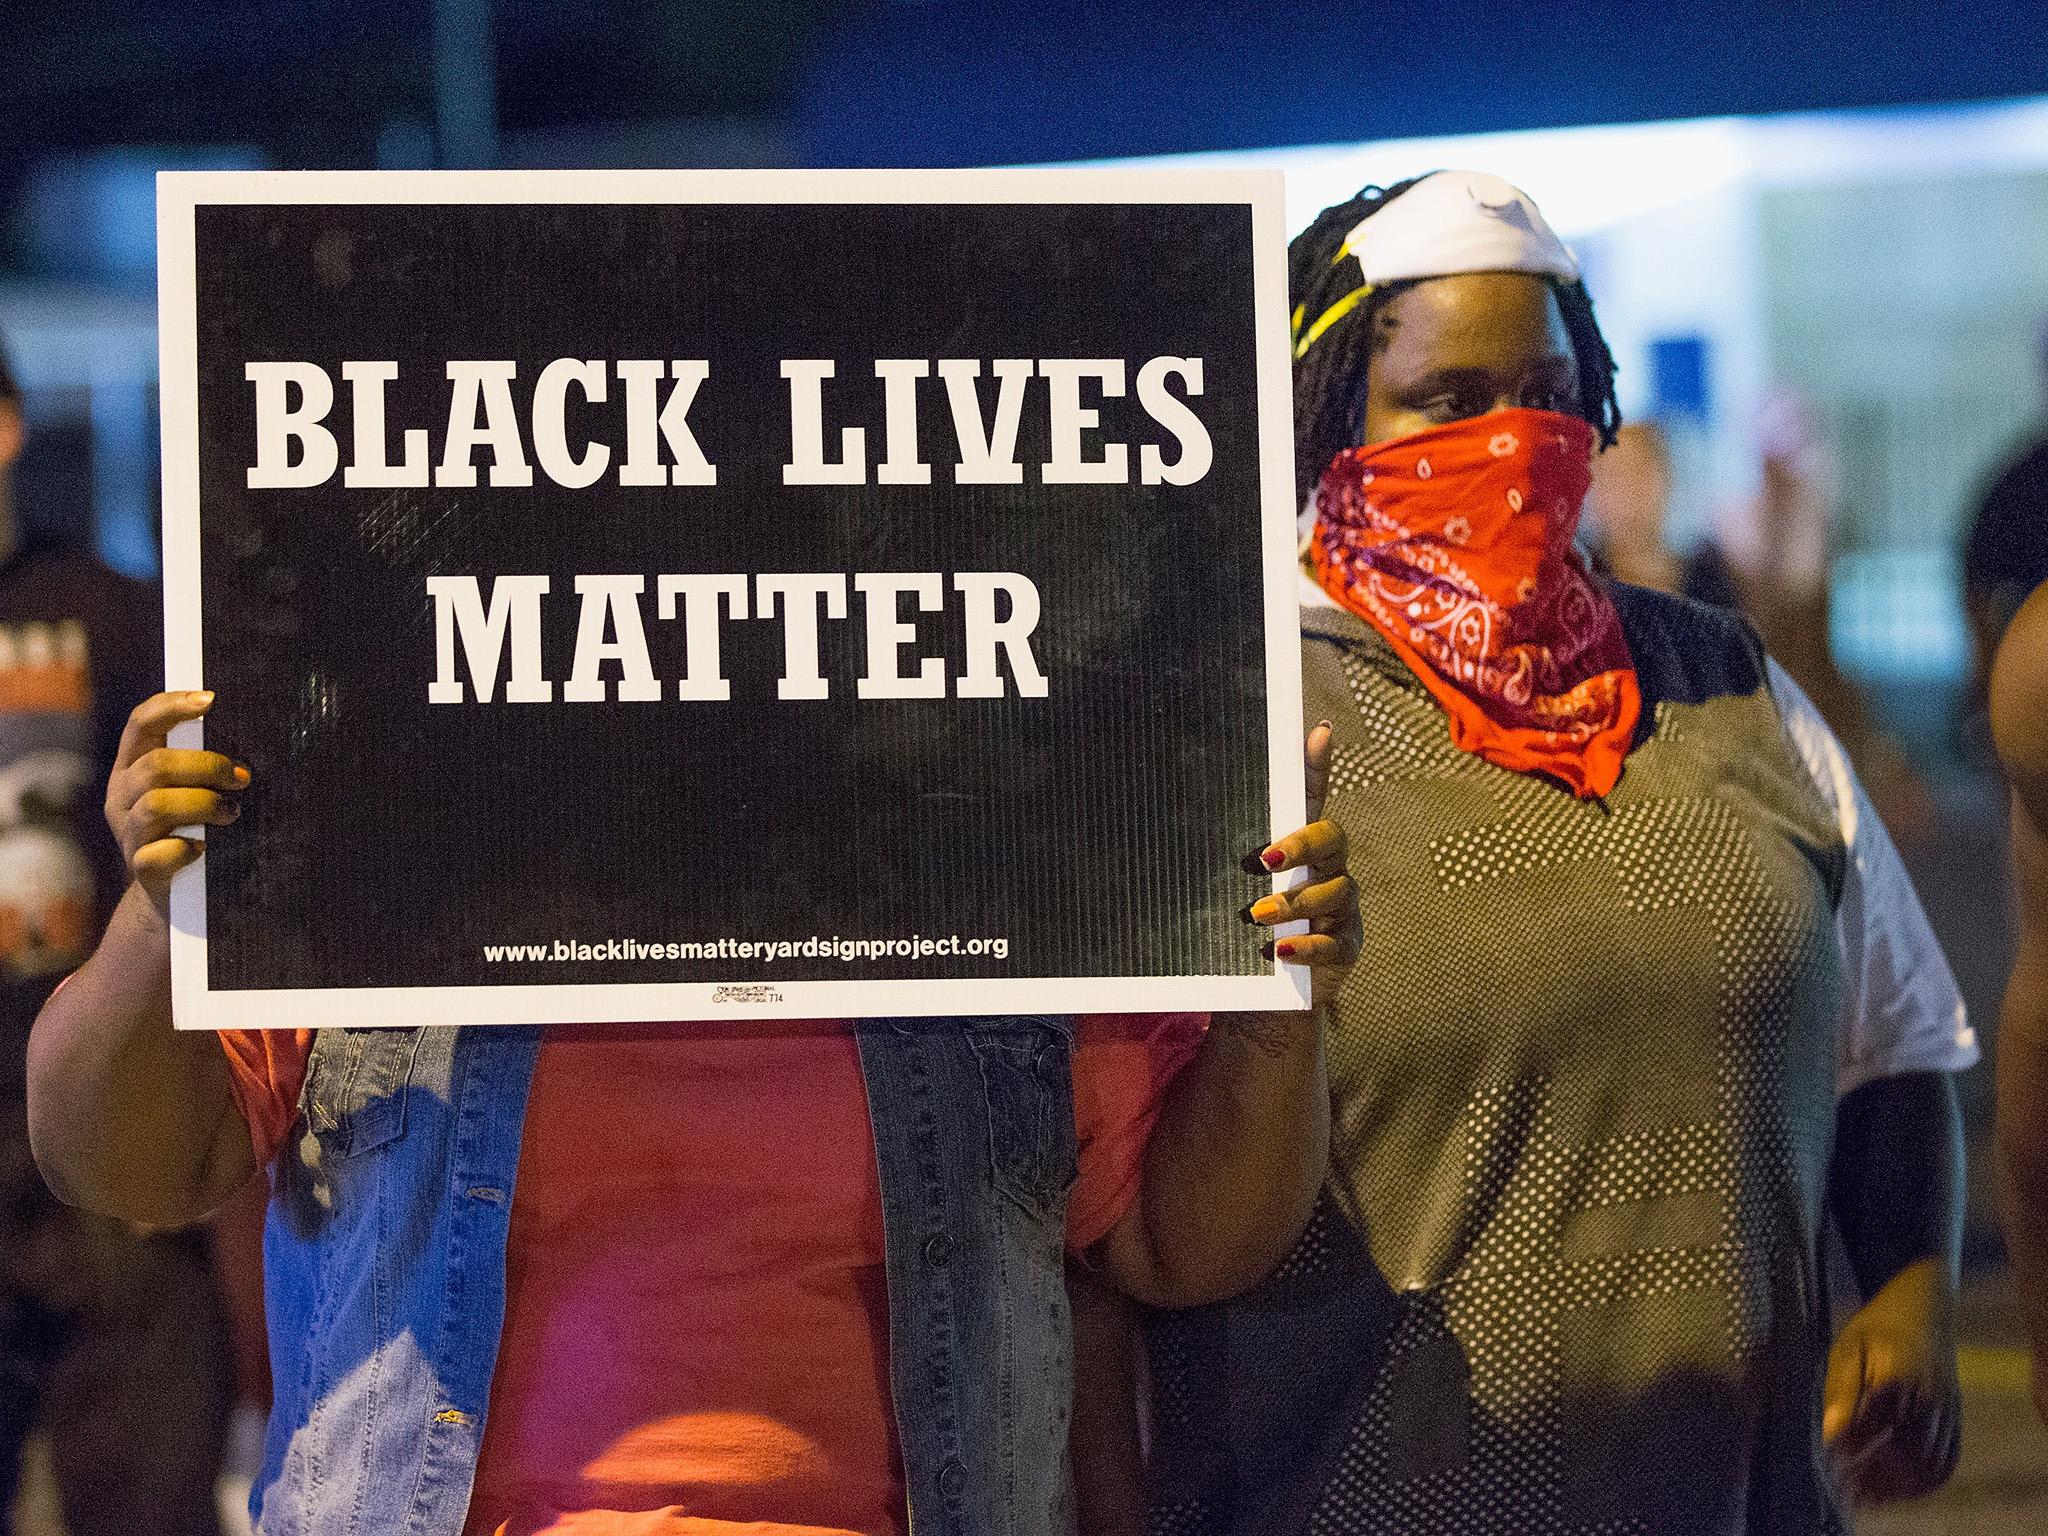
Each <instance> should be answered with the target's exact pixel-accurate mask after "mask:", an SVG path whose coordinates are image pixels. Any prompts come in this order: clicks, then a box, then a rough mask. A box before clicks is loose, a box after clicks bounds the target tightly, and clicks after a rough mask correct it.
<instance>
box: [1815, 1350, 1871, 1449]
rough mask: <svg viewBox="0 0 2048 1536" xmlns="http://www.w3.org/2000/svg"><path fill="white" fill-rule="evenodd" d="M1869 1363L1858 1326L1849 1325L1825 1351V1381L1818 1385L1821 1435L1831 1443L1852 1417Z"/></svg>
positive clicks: (1861, 1393)
mask: <svg viewBox="0 0 2048 1536" xmlns="http://www.w3.org/2000/svg"><path fill="white" fill-rule="evenodd" d="M1868 1364H1869V1352H1868V1350H1867V1348H1866V1346H1865V1343H1864V1339H1863V1334H1862V1332H1861V1330H1853V1329H1852V1330H1851V1331H1850V1332H1849V1333H1846V1334H1844V1335H1843V1336H1842V1337H1841V1338H1840V1339H1839V1340H1837V1341H1836V1343H1835V1347H1834V1348H1833V1349H1832V1350H1831V1351H1829V1353H1828V1375H1827V1384H1826V1385H1825V1386H1824V1387H1823V1388H1822V1389H1821V1397H1822V1403H1823V1408H1822V1411H1821V1419H1820V1435H1821V1439H1823V1440H1825V1441H1827V1442H1828V1443H1829V1444H1830V1445H1832V1444H1833V1443H1834V1442H1835V1441H1837V1440H1839V1439H1840V1438H1841V1437H1842V1433H1843V1431H1845V1430H1846V1429H1848V1427H1849V1426H1850V1424H1851V1423H1853V1422H1854V1421H1855V1418H1856V1406H1857V1404H1858V1403H1860V1402H1861V1401H1862V1400H1863V1385H1864V1381H1865V1378H1866V1376H1867V1374H1868Z"/></svg>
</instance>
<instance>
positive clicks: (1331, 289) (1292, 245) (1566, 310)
mask: <svg viewBox="0 0 2048 1536" xmlns="http://www.w3.org/2000/svg"><path fill="white" fill-rule="evenodd" d="M1420 180H1422V178H1421V177H1420V176H1414V177H1410V178H1409V179H1408V180H1407V181H1402V182H1396V183H1395V184H1394V185H1393V186H1391V187H1385V188H1382V187H1366V188H1364V189H1363V190H1362V191H1360V192H1359V194H1358V195H1357V196H1356V197H1353V198H1351V199H1350V200H1348V201H1346V202H1342V203H1339V204H1337V205H1336V206H1335V207H1333V208H1325V209H1324V210H1323V211H1322V212H1321V213H1319V214H1317V215H1316V218H1315V222H1314V223H1312V224H1310V225H1309V227H1308V228H1307V229H1305V230H1303V231H1302V232H1301V233H1300V234H1298V235H1296V236H1295V237H1294V239H1293V240H1292V241H1290V242H1289V243H1288V246H1287V298H1288V302H1289V303H1290V304H1291V305H1292V306H1293V308H1294V326H1295V330H1296V331H1297V332H1298V333H1300V332H1302V327H1304V326H1314V325H1315V323H1316V322H1317V321H1318V319H1319V318H1321V317H1323V316H1326V315H1327V314H1328V313H1329V311H1330V310H1331V308H1332V307H1333V306H1336V305H1339V304H1341V303H1342V302H1343V301H1344V300H1345V298H1346V297H1347V296H1348V295H1350V294H1352V293H1354V292H1356V291H1357V289H1358V286H1359V275H1358V268H1357V265H1356V264H1355V263H1353V262H1347V261H1344V260H1341V259H1340V258H1339V252H1341V251H1342V250H1343V248H1344V237H1345V236H1346V235H1348V234H1350V233H1351V231H1352V230H1353V229H1355V228H1357V227H1358V224H1359V222H1360V220H1362V219H1366V218H1370V217H1371V216H1372V215H1373V214H1375V213H1377V212H1379V210H1380V209H1382V208H1384V207H1386V206H1387V204H1388V203H1391V202H1392V201H1393V200H1394V199H1395V198H1397V197H1399V196H1400V195H1401V194H1402V193H1403V192H1406V191H1407V190H1408V189H1409V188H1410V187H1412V186H1414V185H1415V184H1416V182H1418V181H1420ZM1418 281H1420V279H1418ZM1414 286H1415V283H1414V282H1412V281H1411V282H1403V283H1387V284H1385V285H1384V286H1382V287H1379V288H1375V289H1373V290H1372V291H1371V292H1369V293H1367V294H1366V295H1365V296H1364V298H1363V299H1362V300H1360V301H1359V302H1357V303H1356V304H1354V305H1353V306H1352V307H1351V308H1350V309H1348V310H1346V311H1345V312H1343V313H1342V314H1341V315H1340V316H1339V317H1338V318H1337V319H1336V320H1334V321H1330V322H1328V323H1327V325H1326V328H1325V329H1324V330H1323V331H1322V332H1321V333H1320V334H1316V335H1314V336H1313V339H1312V340H1310V341H1308V342H1307V344H1305V345H1304V344H1302V343H1301V342H1297V349H1298V351H1299V354H1300V355H1299V356H1297V357H1296V358H1295V360H1294V449H1295V456H1294V482H1295V484H1294V489H1295V500H1296V502H1297V503H1300V502H1302V501H1305V500H1307V498H1308V493H1309V492H1310V491H1311V490H1312V489H1313V488H1314V487H1315V485H1316V482H1317V481H1319V480H1320V479H1322V476H1323V471H1324V470H1325V469H1326V468H1327V467H1328V466H1329V463H1330V460H1332V459H1334V458H1335V457H1336V456H1337V455H1338V454H1340V453H1342V452H1343V451H1344V450H1345V449H1346V448H1352V447H1356V446H1357V444H1358V436H1359V424H1360V422H1361V420H1362V419H1363V417H1364V414H1365V371H1366V367H1367V365H1368V363H1369V362H1370V361H1371V359H1372V354H1373V352H1374V351H1375V350H1376V347H1377V339H1376V338H1377V337H1378V334H1379V333H1378V331H1377V328H1376V327H1375V326H1374V324H1373V318H1374V316H1375V315H1377V314H1378V313H1379V311H1380V310H1381V309H1382V308H1384V307H1385V306H1386V304H1387V303H1388V302H1389V301H1390V300H1392V299H1393V298H1394V296H1395V295H1397V294H1400V293H1403V292H1405V291H1406V290H1408V289H1409V288H1412V287H1414ZM1551 289H1552V291H1553V292H1554V293H1556V295H1557V307H1558V311H1559V313H1560V314H1561V315H1562V316H1563V317H1564V326H1565V334H1566V335H1568V336H1570V337H1571V342H1572V355H1573V356H1574V357H1575V358H1576V359H1577V360H1578V366H1579V401H1580V406H1579V409H1580V411H1581V412H1582V413H1583V414H1584V416H1585V418H1586V420H1587V421H1588V422H1589V423H1591V424H1592V427H1593V430H1594V431H1595V432H1597V433H1598V434H1599V437H1600V446H1601V447H1603V448H1606V447H1610V446H1612V444H1613V442H1614V434H1615V432H1616V431H1617V430H1619V428H1620V426H1621V407H1620V405H1619V403H1618V402H1617V401H1616V400H1615V397H1614V355H1613V354H1612V353H1611V352H1609V351H1608V350H1607V341H1606V338H1604V337H1603V336H1601V334H1600V326H1599V323H1598V322H1597V321H1596V320H1595V319H1594V318H1593V301H1592V299H1591V298H1589V297H1588V296H1587V294H1586V287H1585V284H1583V283H1560V282H1555V281H1553V282H1552V284H1551ZM1302 334H1304V335H1306V334H1308V333H1302Z"/></svg>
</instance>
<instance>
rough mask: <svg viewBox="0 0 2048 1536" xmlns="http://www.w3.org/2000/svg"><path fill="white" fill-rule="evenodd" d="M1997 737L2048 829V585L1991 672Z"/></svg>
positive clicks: (2010, 634)
mask: <svg viewBox="0 0 2048 1536" xmlns="http://www.w3.org/2000/svg"><path fill="white" fill-rule="evenodd" d="M1991 734H1992V738H1993V740H1994V741H1996V742H1997V744H1998V756H1999V760H2000V761H2001V762H2003V763H2004V764H2005V769H2006V772H2007V773H2008V774H2009V775H2010V776H2011V778H2012V782H2013V787H2014V789H2015V790H2016V791H2017V792H2018V793H2019V796H2020V798H2021V799H2022V800H2023V801H2024V802H2025V803H2026V805H2027V808H2028V810H2029V811H2030V812H2031V813H2032V815H2033V817H2034V819H2035V821H2036V822H2037V823H2038V824H2039V825H2042V826H2044V827H2048V585H2044V586H2041V587H2039V588H2037V589H2036V590H2035V592H2034V594H2033V595H2032V596H2031V597H2029V598H2028V599H2027V600H2026V602H2024V603H2022V604H2021V605H2020V610H2019V612H2018V613H2017V614H2015V615H2014V616H2013V621H2012V624H2011V626H2010V627H2009V628H2007V630H2006V632H2005V638H2004V640H2002V641H2001V642H2000V643H1999V647H1998V658H1997V660H1996V661H1994V662H1993V663H1992V666H1991Z"/></svg>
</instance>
